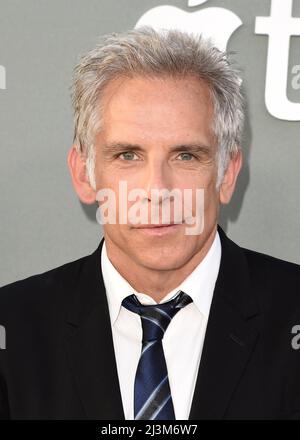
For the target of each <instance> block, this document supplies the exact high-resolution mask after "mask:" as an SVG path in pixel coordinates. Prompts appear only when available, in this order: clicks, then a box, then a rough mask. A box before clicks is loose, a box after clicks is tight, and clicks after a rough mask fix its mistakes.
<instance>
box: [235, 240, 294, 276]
mask: <svg viewBox="0 0 300 440" xmlns="http://www.w3.org/2000/svg"><path fill="white" fill-rule="evenodd" d="M241 250H242V251H243V253H244V255H245V257H246V259H247V262H248V267H249V270H250V271H251V273H252V274H254V273H255V274H256V276H261V277H263V278H264V279H265V280H266V281H268V282H269V283H272V282H273V283H274V282H276V283H277V282H279V283H280V281H284V282H287V283H290V282H293V281H294V280H298V281H299V277H300V265H298V264H296V263H292V262H289V261H285V260H281V259H280V258H276V257H273V256H271V255H268V254H264V253H261V252H257V251H253V250H251V249H246V248H241Z"/></svg>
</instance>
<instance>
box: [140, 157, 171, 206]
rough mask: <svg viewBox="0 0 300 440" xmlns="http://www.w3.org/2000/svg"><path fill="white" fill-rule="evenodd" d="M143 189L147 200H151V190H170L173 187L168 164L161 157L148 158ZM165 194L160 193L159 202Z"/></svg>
mask: <svg viewBox="0 0 300 440" xmlns="http://www.w3.org/2000/svg"><path fill="white" fill-rule="evenodd" d="M144 171H145V174H144V178H143V189H144V190H145V192H146V193H147V197H148V201H151V200H152V195H153V194H152V190H162V189H167V190H171V189H172V188H173V183H174V182H173V178H172V172H171V169H170V166H169V165H168V163H166V161H165V160H164V159H163V158H157V157H156V158H154V159H151V160H150V159H149V161H148V164H147V168H146V169H145V170H144ZM165 197H166V196H164V195H163V194H162V197H160V202H162V201H163V200H164V199H165Z"/></svg>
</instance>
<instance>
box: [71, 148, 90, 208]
mask: <svg viewBox="0 0 300 440" xmlns="http://www.w3.org/2000/svg"><path fill="white" fill-rule="evenodd" d="M67 161H68V167H69V170H70V174H71V178H72V182H73V186H74V188H75V191H76V193H77V195H78V197H79V199H80V200H81V201H82V202H83V203H86V204H88V205H90V204H92V203H95V202H96V191H95V190H94V189H93V188H92V187H91V185H90V182H89V179H88V177H87V176H86V165H85V161H86V156H85V155H84V154H83V153H79V152H78V151H77V149H76V145H72V147H71V148H70V150H69V152H68V159H67Z"/></svg>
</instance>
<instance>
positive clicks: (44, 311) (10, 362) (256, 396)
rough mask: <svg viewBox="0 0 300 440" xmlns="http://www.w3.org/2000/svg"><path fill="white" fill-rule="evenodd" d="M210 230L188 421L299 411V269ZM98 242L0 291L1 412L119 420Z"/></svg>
mask: <svg viewBox="0 0 300 440" xmlns="http://www.w3.org/2000/svg"><path fill="white" fill-rule="evenodd" d="M218 230H219V233H220V238H221V244H222V257H221V265H220V270H219V274H218V278H217V282H216V286H215V290H214V295H213V301H212V306H211V311H210V316H209V321H208V325H207V331H206V337H205V341H204V347H203V352H202V358H201V363H200V367H199V371H198V377H197V381H196V387H195V392H194V396H193V401H192V407H191V411H190V416H189V419H190V420H200V419H220V418H230V419H240V418H243V419H248V418H250V419H269V418H300V350H297V349H293V347H292V344H291V341H292V338H293V337H294V336H295V335H293V334H292V328H293V327H294V326H295V325H300V288H299V281H300V266H298V265H295V264H292V263H287V262H284V261H281V260H278V259H275V258H272V257H270V256H267V255H264V254H260V253H257V252H253V251H250V250H247V249H243V248H240V247H239V246H238V245H236V244H235V243H233V242H232V241H231V240H230V239H229V238H227V237H226V235H225V233H224V232H223V231H222V229H221V228H220V227H219V228H218ZM102 243H103V240H101V242H100V244H99V246H98V248H97V249H96V251H95V252H94V253H92V254H91V255H89V256H86V257H83V258H81V259H79V260H76V261H73V262H71V263H67V264H65V265H63V266H60V267H57V268H55V269H52V270H50V271H48V272H45V273H43V274H39V275H35V276H31V277H29V278H27V279H25V280H21V281H17V282H15V283H12V284H9V285H7V286H4V287H3V288H2V289H0V324H1V325H3V326H4V327H5V329H6V349H2V350H0V416H1V418H11V419H101V420H105V419H106V420H123V419H124V413H123V408H122V401H121V394H120V388H119V383H118V375H117V367H116V362H115V355H114V348H113V341H112V333H111V326H110V318H109V311H108V304H107V300H106V294H105V289H104V284H103V279H102V275H101V270H100V265H101V260H100V253H101V247H102ZM197 343H198V341H196V340H195V345H196V344H197ZM178 356H180V353H178Z"/></svg>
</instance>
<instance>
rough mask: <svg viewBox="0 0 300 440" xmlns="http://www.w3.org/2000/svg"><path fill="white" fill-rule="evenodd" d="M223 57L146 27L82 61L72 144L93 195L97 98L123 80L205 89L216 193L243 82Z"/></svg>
mask: <svg viewBox="0 0 300 440" xmlns="http://www.w3.org/2000/svg"><path fill="white" fill-rule="evenodd" d="M227 55H228V54H227V53H225V52H222V51H220V50H219V49H217V48H216V47H215V46H214V45H213V43H212V42H211V40H207V39H204V38H203V37H202V36H201V35H198V36H196V35H191V34H188V33H185V32H182V31H179V30H174V29H173V30H168V31H166V30H164V31H155V30H154V29H152V28H150V27H148V26H143V27H140V28H138V29H133V30H129V31H126V32H124V33H118V34H117V33H111V34H108V35H105V36H103V37H102V38H101V41H100V42H99V43H98V44H97V46H96V47H95V48H94V49H93V50H91V51H89V52H88V53H87V54H85V55H83V56H82V57H81V59H80V61H79V63H78V64H77V66H76V67H75V69H74V75H73V84H72V103H73V108H74V125H75V130H74V143H75V145H76V148H77V151H78V152H80V153H84V155H85V157H86V174H87V177H88V178H89V180H90V183H91V186H92V187H93V188H94V189H96V182H95V176H94V170H95V148H94V137H95V135H96V133H98V132H99V131H100V130H101V96H102V95H103V92H104V89H105V87H106V85H107V84H108V83H109V82H111V81H112V80H114V79H116V78H120V77H122V76H123V77H130V78H132V77H135V76H144V77H162V76H170V77H186V76H194V77H197V78H199V79H201V80H203V81H204V82H205V83H206V84H207V85H208V87H209V91H210V94H211V98H212V103H213V110H214V117H213V121H212V127H211V129H212V133H213V135H214V136H215V138H216V140H217V145H218V148H217V160H218V178H217V185H216V186H217V188H218V187H219V185H220V184H221V183H222V180H223V177H224V173H225V171H226V168H227V165H228V161H229V159H230V157H232V155H234V154H235V153H237V151H238V150H239V149H240V146H241V137H242V130H243V123H244V100H243V95H242V93H241V88H240V85H241V79H240V77H239V73H238V71H237V69H236V68H235V67H233V63H232V62H231V61H229V59H228V56H227Z"/></svg>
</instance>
